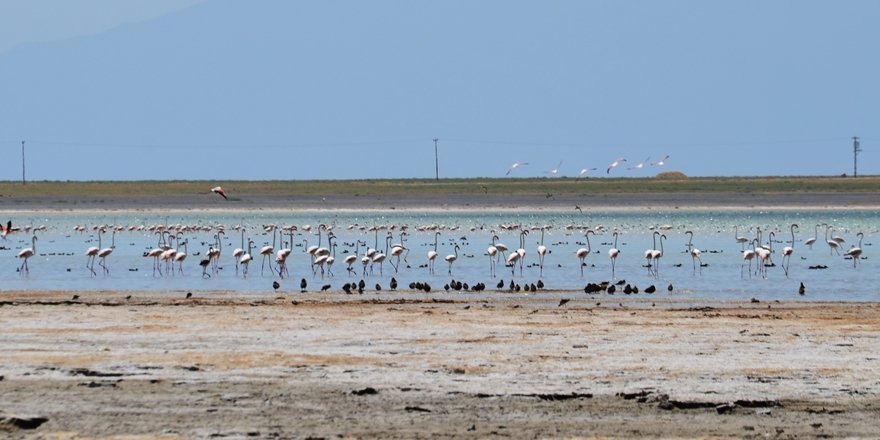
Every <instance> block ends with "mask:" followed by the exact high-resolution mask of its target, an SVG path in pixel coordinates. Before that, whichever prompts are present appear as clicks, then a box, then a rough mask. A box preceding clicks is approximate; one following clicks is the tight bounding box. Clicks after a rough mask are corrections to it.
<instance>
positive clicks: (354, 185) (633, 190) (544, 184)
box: [0, 176, 880, 198]
mask: <svg viewBox="0 0 880 440" xmlns="http://www.w3.org/2000/svg"><path fill="white" fill-rule="evenodd" d="M216 185H222V186H223V188H224V189H225V190H226V192H227V193H228V194H229V195H230V197H236V196H254V195H267V196H273V195H284V196H327V195H334V194H345V195H360V196H394V195H400V196H418V195H450V194H462V195H468V194H482V193H487V194H504V195H545V194H553V195H557V196H561V195H589V194H637V193H676V192H685V193H687V192H697V193H753V194H761V193H805V192H831V193H835V192H839V193H871V192H878V191H880V177H878V176H869V177H859V178H844V177H717V178H708V177H699V178H677V179H664V178H603V179H595V178H594V179H573V178H555V179H551V178H529V179H494V178H493V179H489V178H473V179H441V180H440V181H435V180H433V179H373V180H269V181H118V182H79V181H77V182H57V181H39V182H28V183H27V184H25V185H22V184H21V182H11V181H3V182H0V196H2V197H14V198H32V197H62V198H63V197H127V198H128V197H131V198H138V197H169V196H180V195H188V194H189V195H194V194H207V193H209V192H210V190H211V188H212V187H214V186H216Z"/></svg>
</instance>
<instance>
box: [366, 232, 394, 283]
mask: <svg viewBox="0 0 880 440" xmlns="http://www.w3.org/2000/svg"><path fill="white" fill-rule="evenodd" d="M391 239H392V237H391V236H390V235H388V236H386V237H385V252H376V253H374V254H373V258H371V259H370V275H372V274H373V265H374V264H376V263H379V276H380V277H381V276H384V275H383V274H382V264H383V263H384V262H385V259H386V258H387V253H388V246H389V244H391Z"/></svg>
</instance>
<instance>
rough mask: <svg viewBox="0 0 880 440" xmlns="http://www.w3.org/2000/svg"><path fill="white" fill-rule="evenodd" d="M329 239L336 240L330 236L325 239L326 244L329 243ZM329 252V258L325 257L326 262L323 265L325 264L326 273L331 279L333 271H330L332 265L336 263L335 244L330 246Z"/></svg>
mask: <svg viewBox="0 0 880 440" xmlns="http://www.w3.org/2000/svg"><path fill="white" fill-rule="evenodd" d="M331 238H336V236H334V235H331V236H329V237H327V242H328V243H330V239H331ZM330 252H331V254H330V256H328V257H327V261H326V262H325V263H326V264H327V273H328V274H330V276H331V277H332V276H333V271H332V270H331V269H333V263H335V262H336V243H331V244H330Z"/></svg>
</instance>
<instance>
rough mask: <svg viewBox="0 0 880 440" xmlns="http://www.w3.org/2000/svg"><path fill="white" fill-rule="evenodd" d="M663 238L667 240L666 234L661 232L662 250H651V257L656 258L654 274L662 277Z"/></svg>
mask: <svg viewBox="0 0 880 440" xmlns="http://www.w3.org/2000/svg"><path fill="white" fill-rule="evenodd" d="M663 240H666V234H660V250H659V251H658V250H656V249H655V250H653V251H652V252H651V259H653V260H654V276H655V277H657V278H660V259H661V258H663Z"/></svg>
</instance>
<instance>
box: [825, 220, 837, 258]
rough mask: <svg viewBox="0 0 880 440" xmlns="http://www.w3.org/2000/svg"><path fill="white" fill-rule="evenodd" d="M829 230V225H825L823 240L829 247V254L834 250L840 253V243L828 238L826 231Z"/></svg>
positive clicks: (832, 253)
mask: <svg viewBox="0 0 880 440" xmlns="http://www.w3.org/2000/svg"><path fill="white" fill-rule="evenodd" d="M830 230H831V226H825V242H826V243H828V247H829V248H831V255H834V252H835V251H836V252H837V255H840V243H839V242H838V241H837V240H834V238H831V239H829V238H828V232H829V231H830Z"/></svg>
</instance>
